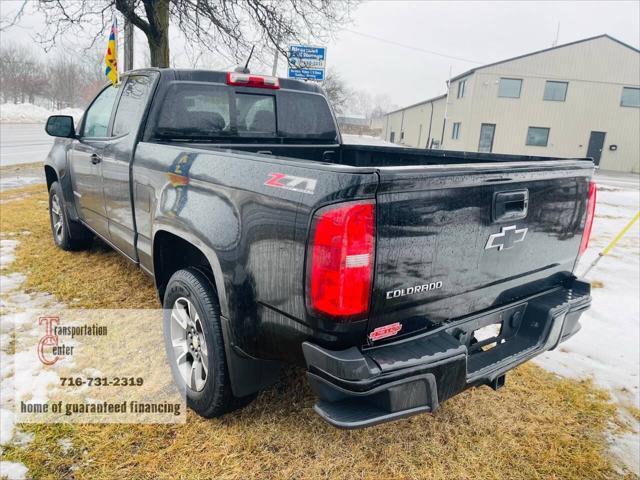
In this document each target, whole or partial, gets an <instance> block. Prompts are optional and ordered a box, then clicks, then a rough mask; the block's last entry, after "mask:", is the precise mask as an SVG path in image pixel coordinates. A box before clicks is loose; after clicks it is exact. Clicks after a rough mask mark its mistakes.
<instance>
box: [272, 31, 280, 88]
mask: <svg viewBox="0 0 640 480" xmlns="http://www.w3.org/2000/svg"><path fill="white" fill-rule="evenodd" d="M279 45H280V28H278V35H276V45H275V47H274V50H275V51H274V52H273V68H272V69H271V76H272V77H275V76H277V75H278V57H279V54H280V51H279V50H278V46H279Z"/></svg>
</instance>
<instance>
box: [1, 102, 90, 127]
mask: <svg viewBox="0 0 640 480" xmlns="http://www.w3.org/2000/svg"><path fill="white" fill-rule="evenodd" d="M83 113H84V112H83V110H81V109H79V108H63V109H62V110H49V109H47V108H43V107H39V106H38V105H33V104H32V103H3V104H0V122H2V123H44V122H46V121H47V118H49V117H50V116H51V115H70V116H72V117H73V119H74V121H75V123H76V124H77V123H78V121H79V120H80V117H82V114H83Z"/></svg>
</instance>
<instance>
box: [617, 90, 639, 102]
mask: <svg viewBox="0 0 640 480" xmlns="http://www.w3.org/2000/svg"><path fill="white" fill-rule="evenodd" d="M620 105H622V106H623V107H640V88H634V87H623V88H622V98H621V99H620Z"/></svg>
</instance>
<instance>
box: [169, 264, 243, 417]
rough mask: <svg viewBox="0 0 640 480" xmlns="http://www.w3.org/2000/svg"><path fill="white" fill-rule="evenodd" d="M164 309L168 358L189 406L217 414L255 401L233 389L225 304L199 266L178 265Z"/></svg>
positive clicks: (203, 413) (198, 410)
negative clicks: (223, 320) (222, 316)
mask: <svg viewBox="0 0 640 480" xmlns="http://www.w3.org/2000/svg"><path fill="white" fill-rule="evenodd" d="M163 308H164V315H163V330H164V339H165V349H166V352H167V358H168V360H169V364H170V365H171V372H172V374H173V378H174V380H175V382H176V383H177V384H178V385H179V386H180V387H181V389H182V388H184V389H185V390H186V396H187V405H188V406H189V407H190V408H191V409H192V410H193V411H195V412H196V413H197V414H198V415H200V416H201V417H205V418H213V417H218V416H220V415H223V414H225V413H228V412H231V411H233V410H236V409H238V408H242V407H244V406H245V405H247V404H249V403H250V402H251V401H252V400H253V399H254V398H255V395H250V396H247V397H241V398H238V397H235V396H233V393H232V390H231V382H230V379H229V373H228V369H227V360H226V356H225V351H224V340H223V337H222V324H221V321H220V307H219V303H218V298H217V296H216V294H215V292H214V290H213V285H212V284H211V282H210V281H209V279H208V278H207V277H206V276H205V275H204V274H203V273H202V272H200V271H199V270H197V269H195V268H188V269H185V270H178V271H177V272H176V273H174V274H173V275H172V277H171V278H170V279H169V283H168V284H167V289H166V291H165V295H164V301H163ZM185 313H186V316H185ZM184 325H186V328H184ZM189 334H191V337H190V336H189ZM198 364H200V365H201V366H199V365H198ZM179 365H180V366H179ZM203 373H204V378H203V375H202V374H203ZM185 387H186V388H185Z"/></svg>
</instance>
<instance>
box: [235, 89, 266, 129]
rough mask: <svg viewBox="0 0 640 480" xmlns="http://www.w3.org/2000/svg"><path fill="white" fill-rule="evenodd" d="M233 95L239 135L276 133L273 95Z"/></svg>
mask: <svg viewBox="0 0 640 480" xmlns="http://www.w3.org/2000/svg"><path fill="white" fill-rule="evenodd" d="M235 97H236V114H237V116H238V133H239V135H241V136H253V135H258V136H263V135H265V136H274V135H275V134H276V99H275V97H274V96H273V95H254V94H247V93H236V95H235Z"/></svg>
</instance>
